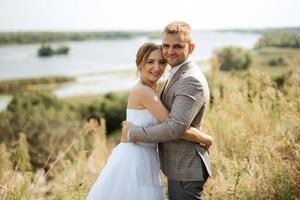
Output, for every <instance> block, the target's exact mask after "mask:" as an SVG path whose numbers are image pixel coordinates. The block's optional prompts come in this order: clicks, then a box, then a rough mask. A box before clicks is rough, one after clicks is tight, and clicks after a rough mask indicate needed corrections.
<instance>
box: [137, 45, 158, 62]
mask: <svg viewBox="0 0 300 200" xmlns="http://www.w3.org/2000/svg"><path fill="white" fill-rule="evenodd" d="M157 49H161V45H159V44H155V43H153V42H147V43H145V44H143V45H142V46H141V47H140V48H139V50H138V52H137V54H136V60H135V63H136V66H137V67H138V68H139V67H140V66H144V64H145V63H146V60H147V58H148V57H149V55H150V54H151V53H152V52H153V51H155V50H157Z"/></svg>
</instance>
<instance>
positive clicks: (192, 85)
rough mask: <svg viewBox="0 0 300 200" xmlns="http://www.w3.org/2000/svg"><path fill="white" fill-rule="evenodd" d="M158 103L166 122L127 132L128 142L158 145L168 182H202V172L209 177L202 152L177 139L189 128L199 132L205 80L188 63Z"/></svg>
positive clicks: (206, 157) (207, 161)
mask: <svg viewBox="0 0 300 200" xmlns="http://www.w3.org/2000/svg"><path fill="white" fill-rule="evenodd" d="M161 99H162V102H163V104H164V105H165V106H166V107H167V109H168V110H169V111H170V114H169V116H168V118H167V120H166V121H165V122H163V123H161V124H158V125H155V126H151V127H148V128H143V127H133V128H131V129H130V133H129V141H131V142H142V143H152V142H153V143H154V142H158V151H159V157H160V165H161V169H162V171H163V173H164V174H165V175H166V176H167V177H168V178H170V179H172V180H178V181H199V180H204V178H205V177H203V176H204V170H205V168H206V170H207V172H208V175H209V176H211V162H210V158H209V154H208V152H207V151H206V150H205V148H203V147H202V146H201V145H200V144H198V143H194V142H189V141H186V140H182V139H180V137H181V136H182V135H183V134H184V132H185V130H186V129H187V128H188V127H189V126H193V127H197V128H200V126H201V122H202V120H203V117H204V113H205V110H206V107H207V103H208V100H209V88H208V84H207V81H206V78H205V77H204V75H203V73H202V72H201V70H200V69H199V67H198V66H197V65H196V63H195V62H193V61H189V62H187V63H186V64H184V65H182V66H181V67H180V68H179V69H178V70H177V72H176V73H175V74H174V76H173V78H172V79H171V80H170V83H169V84H168V86H167V88H165V89H164V91H163V93H162V94H161ZM202 161H203V162H202Z"/></svg>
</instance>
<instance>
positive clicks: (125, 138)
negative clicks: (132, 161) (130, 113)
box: [121, 121, 133, 142]
mask: <svg viewBox="0 0 300 200" xmlns="http://www.w3.org/2000/svg"><path fill="white" fill-rule="evenodd" d="M131 127H133V124H132V123H130V122H128V121H123V122H122V137H121V142H128V132H129V129H130V128H131Z"/></svg>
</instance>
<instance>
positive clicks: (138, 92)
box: [130, 84, 156, 97]
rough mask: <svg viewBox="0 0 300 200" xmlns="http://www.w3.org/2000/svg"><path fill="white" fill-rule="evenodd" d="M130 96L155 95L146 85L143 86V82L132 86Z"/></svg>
mask: <svg viewBox="0 0 300 200" xmlns="http://www.w3.org/2000/svg"><path fill="white" fill-rule="evenodd" d="M130 95H131V96H138V97H144V96H149V95H150V96H153V95H156V93H155V92H154V90H153V89H151V88H150V87H148V86H145V85H143V84H137V85H136V86H135V87H133V88H132V90H131V92H130Z"/></svg>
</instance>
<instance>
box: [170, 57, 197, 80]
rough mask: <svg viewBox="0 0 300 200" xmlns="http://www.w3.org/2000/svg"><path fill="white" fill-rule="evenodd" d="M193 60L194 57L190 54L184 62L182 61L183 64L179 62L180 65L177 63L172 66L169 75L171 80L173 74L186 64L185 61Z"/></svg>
mask: <svg viewBox="0 0 300 200" xmlns="http://www.w3.org/2000/svg"><path fill="white" fill-rule="evenodd" d="M191 60H192V58H191V56H189V57H188V58H187V59H186V60H185V61H184V62H183V63H181V64H179V65H177V66H175V67H172V68H171V69H170V71H169V73H170V75H169V80H170V79H171V78H172V77H173V75H174V74H175V73H176V72H177V70H178V69H179V68H180V67H181V66H182V65H184V64H185V63H187V62H189V61H191Z"/></svg>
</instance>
